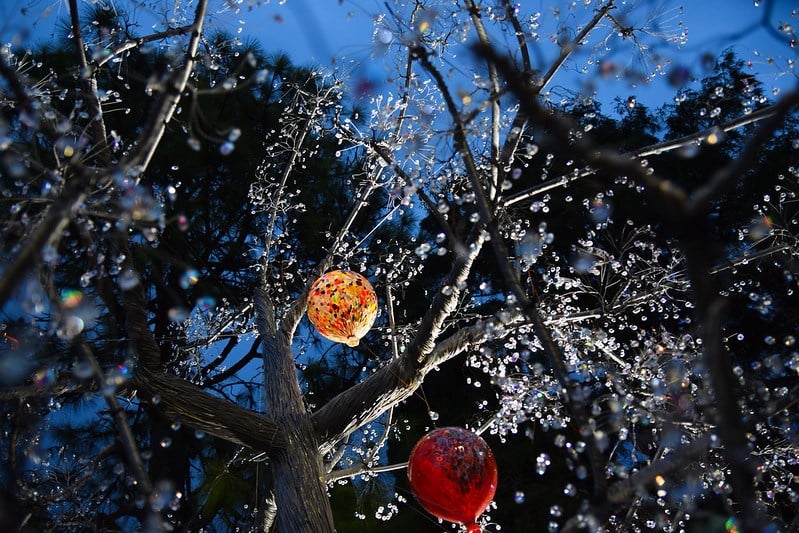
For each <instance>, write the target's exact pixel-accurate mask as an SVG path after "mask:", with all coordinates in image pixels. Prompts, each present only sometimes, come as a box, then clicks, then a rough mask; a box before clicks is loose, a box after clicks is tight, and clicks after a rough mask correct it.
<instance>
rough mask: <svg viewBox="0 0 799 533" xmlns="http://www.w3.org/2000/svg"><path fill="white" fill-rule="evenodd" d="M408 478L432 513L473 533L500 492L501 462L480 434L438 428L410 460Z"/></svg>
mask: <svg viewBox="0 0 799 533" xmlns="http://www.w3.org/2000/svg"><path fill="white" fill-rule="evenodd" d="M408 479H409V480H410V482H411V490H412V491H413V495H414V496H415V497H416V499H417V500H418V501H419V503H420V504H421V505H422V507H424V508H425V509H427V511H429V512H430V513H431V514H433V515H435V516H437V517H439V518H442V519H444V520H448V521H450V522H460V523H461V524H464V525H465V526H466V530H467V531H468V532H469V533H477V532H480V531H482V528H481V527H480V526H479V525H478V524H477V517H478V516H480V514H481V513H482V512H483V511H484V510H485V508H486V507H488V504H489V503H491V500H492V499H493V498H494V493H495V492H496V490H497V463H496V461H495V460H494V454H493V453H492V452H491V448H489V447H488V444H486V441H484V440H483V439H482V438H481V437H480V436H479V435H477V434H476V433H473V432H471V431H468V430H466V429H463V428H457V427H447V428H440V429H435V430H433V431H431V432H430V433H428V434H427V435H425V436H424V437H422V438H421V439H420V440H419V442H417V443H416V446H414V447H413V451H411V457H410V459H409V460H408Z"/></svg>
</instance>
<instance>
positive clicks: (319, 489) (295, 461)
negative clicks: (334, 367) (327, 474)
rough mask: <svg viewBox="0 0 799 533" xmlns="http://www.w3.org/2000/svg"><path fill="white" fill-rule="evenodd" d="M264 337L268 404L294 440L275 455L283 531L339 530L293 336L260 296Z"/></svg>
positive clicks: (273, 462) (279, 519)
mask: <svg viewBox="0 0 799 533" xmlns="http://www.w3.org/2000/svg"><path fill="white" fill-rule="evenodd" d="M255 301H256V309H257V313H258V330H259V333H260V334H261V336H262V338H263V342H262V344H261V346H262V349H263V351H264V352H263V353H264V400H265V403H266V406H265V407H266V410H267V412H268V413H269V414H270V416H271V417H272V418H273V419H274V420H276V421H277V422H278V424H279V425H280V427H281V428H282V429H283V434H284V435H285V436H286V440H288V446H286V447H285V448H282V449H280V450H276V451H275V453H273V454H272V455H271V456H270V464H271V466H272V474H273V477H274V487H275V488H274V495H275V501H276V503H277V519H276V520H275V523H276V524H277V530H278V532H280V533H295V532H296V533H300V532H304V533H325V532H333V531H335V528H334V526H333V513H332V511H331V509H330V501H329V499H328V497H327V490H326V488H325V482H324V470H323V468H322V457H321V456H320V454H319V443H318V441H317V438H316V435H315V433H314V431H313V426H312V424H311V417H310V413H309V412H308V410H307V409H306V407H305V404H304V402H303V398H302V391H301V390H300V383H299V380H298V379H297V369H296V367H295V365H294V356H293V354H292V352H291V340H290V336H289V335H288V334H287V333H286V332H284V331H278V330H277V328H276V326H275V323H274V314H273V311H272V308H271V305H270V304H269V302H268V300H267V296H266V295H265V294H264V293H263V292H261V291H258V292H257V293H256V297H255Z"/></svg>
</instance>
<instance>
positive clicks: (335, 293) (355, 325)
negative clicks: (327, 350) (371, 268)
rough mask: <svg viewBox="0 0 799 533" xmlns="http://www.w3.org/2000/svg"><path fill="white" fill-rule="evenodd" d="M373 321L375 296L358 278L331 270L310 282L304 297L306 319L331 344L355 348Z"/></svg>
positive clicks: (355, 273) (367, 283) (366, 282)
mask: <svg viewBox="0 0 799 533" xmlns="http://www.w3.org/2000/svg"><path fill="white" fill-rule="evenodd" d="M376 317H377V295H376V294H375V291H374V289H373V288H372V285H371V284H370V283H369V280H367V279H366V278H365V277H363V276H362V275H360V274H358V273H357V272H352V271H350V270H331V271H330V272H328V273H326V274H324V275H323V276H321V277H320V278H319V279H317V280H316V281H314V282H313V285H311V290H310V292H309V293H308V319H309V320H310V321H311V324H313V326H314V328H316V331H318V332H319V333H320V334H321V335H322V336H323V337H325V338H327V339H330V340H331V341H333V342H343V343H345V344H347V345H348V346H357V345H358V343H359V342H360V340H361V338H363V336H364V335H366V333H367V332H368V331H369V329H370V328H371V327H372V324H374V321H375V318H376Z"/></svg>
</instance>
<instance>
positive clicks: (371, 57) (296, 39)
mask: <svg viewBox="0 0 799 533" xmlns="http://www.w3.org/2000/svg"><path fill="white" fill-rule="evenodd" d="M106 1H107V2H111V0H106ZM159 1H161V2H163V4H164V6H167V7H169V6H172V5H174V3H173V2H172V1H168V0H159ZM159 1H156V2H150V5H160V4H159ZM756 2H759V3H760V4H761V5H760V6H759V7H756V6H755V3H756ZM115 3H116V4H117V5H119V6H124V5H126V2H125V1H124V0H116V2H115ZM630 3H631V0H617V1H616V5H617V6H620V7H619V9H616V10H614V11H613V12H614V13H615V14H617V15H618V14H622V13H623V12H624V11H625V10H626V7H625V4H630ZM639 3H641V5H642V6H643V8H642V9H641V8H638V9H640V11H638V13H640V14H639V15H638V16H637V17H636V16H635V15H633V16H632V17H631V20H632V21H635V22H640V23H642V22H644V21H646V20H647V19H648V18H649V17H650V16H655V15H657V18H656V20H657V21H658V22H660V23H663V24H665V25H666V26H667V27H669V28H670V30H672V31H678V30H679V28H678V27H677V25H676V23H677V21H678V20H679V21H682V22H684V25H685V27H687V28H688V44H687V46H686V47H685V48H684V49H683V50H682V51H680V52H678V53H671V52H669V51H667V50H665V49H664V50H663V52H664V53H666V54H668V55H671V56H672V57H674V58H675V59H678V60H679V61H680V62H681V63H682V64H684V65H685V66H687V67H689V68H690V70H691V71H692V72H693V73H694V74H695V75H696V76H698V77H701V76H702V75H703V74H704V73H703V71H702V68H701V65H700V63H701V59H700V58H701V56H702V55H703V54H710V55H712V56H717V55H718V54H719V53H720V52H721V51H722V50H723V49H724V48H726V47H728V46H733V47H734V49H735V50H736V52H737V53H738V54H739V56H740V57H741V58H742V59H744V60H745V61H752V63H753V71H754V72H756V73H757V74H758V75H759V77H760V78H761V79H762V81H764V83H765V86H766V88H767V90H770V89H771V88H772V87H779V88H781V89H783V90H784V89H785V88H786V87H789V86H791V85H796V83H797V80H796V78H795V74H793V75H792V74H786V73H785V72H786V71H790V70H791V68H790V67H789V66H788V62H789V60H791V59H792V60H793V61H796V60H797V59H799V56H797V54H798V53H799V47H797V48H794V49H791V48H789V47H788V46H787V45H786V44H785V42H784V41H782V42H781V41H780V40H779V39H778V38H777V37H775V35H774V34H773V33H769V32H767V31H766V30H765V29H764V28H763V27H762V26H757V22H758V21H759V20H760V19H761V18H762V17H763V14H764V12H765V10H766V5H767V4H768V3H770V4H772V10H771V12H772V16H771V20H770V23H771V25H772V26H773V27H775V28H776V27H778V26H779V25H780V24H784V23H788V24H791V25H792V26H793V27H794V28H797V29H799V19H798V18H797V15H796V14H794V15H793V16H792V13H791V11H792V10H797V9H799V2H797V1H796V0H685V1H684V2H683V3H682V4H680V3H679V2H677V1H672V0H649V1H644V2H639ZM182 4H183V5H185V6H186V9H191V7H190V4H189V3H188V2H182ZM389 4H393V2H389ZM519 4H520V5H521V6H522V11H523V12H524V13H528V12H535V11H540V12H541V13H542V21H544V24H542V30H541V33H542V35H543V34H546V33H547V31H549V32H550V33H552V32H553V31H552V30H551V29H549V30H548V29H547V28H546V26H545V23H546V20H547V18H548V17H549V18H550V19H551V12H552V6H554V5H566V4H567V2H566V1H565V0H555V1H553V0H522V1H520V2H519ZM81 5H82V6H83V8H84V9H86V8H87V7H88V6H89V5H90V2H86V1H84V2H81ZM241 5H242V6H243V8H242V9H241V11H240V12H239V13H238V14H234V13H232V12H230V11H229V10H226V9H224V2H222V1H221V0H212V9H211V12H212V13H213V12H216V13H217V14H216V15H214V16H213V21H212V24H213V25H214V26H216V27H218V28H222V29H225V30H227V31H230V32H233V33H237V32H239V35H242V36H246V37H250V38H255V39H257V40H259V41H260V42H261V43H262V45H263V48H264V49H265V50H266V51H269V52H272V51H277V50H283V51H286V52H287V53H288V54H289V55H290V56H291V58H292V59H293V60H294V61H295V62H296V63H300V64H318V65H322V66H328V67H331V68H343V69H345V70H347V71H349V72H352V73H353V76H354V79H355V81H354V82H353V83H357V80H358V79H359V78H360V79H363V78H364V77H366V78H368V79H369V80H370V82H371V83H372V84H376V85H378V86H379V84H380V83H381V82H382V81H383V80H384V79H385V78H386V77H387V75H388V74H389V70H388V69H390V65H391V62H390V61H386V60H383V59H382V58H381V57H379V56H377V55H375V54H374V52H375V45H374V43H373V30H374V28H373V20H374V16H375V15H376V14H377V13H380V12H383V11H385V7H384V2H382V1H378V0H287V1H285V2H281V1H278V0H272V1H271V2H266V3H263V2H256V1H254V0H245V1H244V3H243V4H241ZM446 5H450V2H449V1H447V2H446ZM680 5H682V8H683V12H682V14H680V13H679V11H678V9H677V8H678V6H680ZM25 6H28V7H27V12H26V14H23V13H22V11H23V8H25ZM220 6H222V7H221V8H220ZM248 6H249V7H248ZM142 13H143V12H142ZM578 13H580V11H579V8H578ZM582 13H583V15H585V16H584V17H579V16H578V18H576V19H575V21H576V22H577V23H584V22H586V21H587V20H588V18H589V17H590V11H585V10H584V11H583V12H582ZM634 13H635V12H634ZM67 14H68V10H67V4H66V1H65V0H3V2H0V21H2V22H0V41H2V42H8V41H9V40H10V39H11V38H12V37H11V36H13V35H15V34H16V35H21V36H22V41H23V42H26V41H29V40H30V39H31V36H32V38H33V39H34V40H41V39H49V38H51V37H52V28H53V25H54V23H55V21H56V20H58V19H63V18H65V17H66V16H67ZM34 24H35V28H34V30H33V33H24V31H23V32H21V31H20V30H22V29H24V28H26V27H28V28H30V27H31V26H32V25H34ZM144 31H146V29H145V28H144V25H143V27H142V32H144ZM601 33H602V31H601V30H598V31H597V32H596V33H595V34H594V35H599V34H601ZM604 33H605V34H607V33H608V30H607V28H606V29H604ZM629 50H630V48H629V47H627V49H626V50H623V51H622V52H621V54H622V55H623V54H624V53H629ZM540 51H541V53H542V54H543V56H544V57H545V58H551V57H554V56H555V54H557V48H556V47H554V45H550V44H549V43H546V42H544V43H543V44H542V45H541V46H540ZM619 57H620V55H619V54H617V55H616V56H615V58H619ZM584 58H585V56H583V57H582V59H584ZM577 59H578V60H579V59H581V58H580V56H578V57H577ZM617 60H618V59H617ZM621 61H623V59H622V60H621ZM572 68H573V69H574V68H576V67H572ZM793 72H794V73H795V72H796V70H795V67H794V69H793ZM560 76H561V77H560V80H559V81H560V83H561V85H563V86H565V87H570V88H572V87H574V86H576V85H577V84H578V83H580V82H582V80H585V79H587V78H588V77H587V76H579V77H578V76H576V73H573V74H571V76H572V77H571V78H570V77H569V76H570V74H569V71H568V69H567V70H566V71H565V72H564V73H562V74H560ZM591 77H592V78H594V79H596V76H591ZM594 89H596V90H597V92H598V97H599V100H600V101H602V102H609V101H611V100H612V99H613V97H614V96H621V97H623V98H626V97H627V96H629V95H632V94H635V95H636V97H637V99H638V101H639V102H643V103H646V104H647V105H650V106H653V107H654V106H656V105H657V104H659V103H662V102H664V101H666V100H669V99H671V97H672V96H673V93H674V90H673V88H670V87H669V86H668V84H667V83H665V81H663V80H661V82H656V83H652V84H648V85H645V86H631V84H630V83H629V82H628V81H626V80H614V79H609V80H600V82H599V83H597V85H596V86H595V87H594Z"/></svg>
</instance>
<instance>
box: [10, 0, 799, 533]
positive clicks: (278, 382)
mask: <svg viewBox="0 0 799 533" xmlns="http://www.w3.org/2000/svg"><path fill="white" fill-rule="evenodd" d="M69 7H70V10H69V11H70V20H69V22H68V24H67V26H68V30H67V32H65V33H67V34H68V35H69V39H70V44H71V47H72V48H71V49H69V48H67V49H65V48H63V47H59V46H58V44H56V45H55V46H54V47H51V48H49V49H43V50H37V51H25V50H21V49H19V48H18V47H15V46H7V47H5V48H4V49H3V51H2V57H0V59H2V61H0V79H1V80H2V82H0V90H2V99H0V109H2V122H0V135H1V136H0V150H2V156H1V157H0V172H1V173H2V175H3V178H4V179H3V187H4V189H3V194H4V198H5V201H3V202H2V203H1V204H0V205H2V209H3V220H4V225H3V229H2V232H3V240H2V254H3V255H2V256H3V260H4V268H3V271H2V278H1V279H0V302H2V305H3V306H4V307H3V310H4V313H5V317H4V320H5V326H6V329H5V330H4V341H5V345H4V348H5V349H4V351H3V352H2V353H0V355H2V358H0V365H2V368H3V376H2V378H1V379H2V386H3V388H2V390H0V399H2V400H3V409H4V414H5V417H4V419H3V429H4V433H3V438H2V442H3V447H2V449H3V450H4V451H3V453H4V454H5V459H6V461H5V462H6V467H5V469H4V471H3V474H2V476H0V479H2V483H3V491H4V492H3V500H2V506H0V512H2V515H1V517H2V518H3V520H5V523H6V524H7V525H8V528H17V529H20V528H25V527H30V528H34V529H36V528H38V529H53V528H55V527H63V528H75V529H97V530H116V529H122V530H134V529H142V528H144V529H152V530H160V529H164V528H184V529H202V528H206V529H214V528H215V529H220V530H231V529H235V528H253V529H263V530H270V529H272V528H275V529H276V530H278V531H311V532H320V531H332V530H333V529H334V527H335V525H336V524H337V525H338V528H339V529H340V530H342V529H345V528H347V529H353V528H356V527H360V526H354V525H351V523H350V522H349V520H351V519H352V517H347V516H345V514H346V513H348V512H349V511H342V509H346V508H347V506H348V505H349V503H348V502H347V500H348V499H351V498H353V497H356V498H357V499H358V502H359V503H358V505H359V508H358V511H357V512H358V514H365V511H366V510H369V514H370V515H374V516H375V517H376V518H377V519H379V520H387V519H390V518H392V517H393V516H394V515H395V514H397V511H399V517H398V518H394V520H399V521H403V522H404V521H406V520H408V519H409V518H408V513H407V512H405V510H404V509H403V508H405V507H406V506H410V505H414V504H413V503H412V502H409V500H411V499H412V498H411V497H410V495H408V493H407V492H406V491H407V488H405V487H407V485H406V480H405V479H404V478H403V477H402V475H401V474H397V475H396V476H393V477H392V475H391V474H390V472H391V471H392V470H397V469H400V468H403V467H404V460H405V458H407V455H408V452H409V451H410V448H411V447H412V445H413V443H414V442H415V441H416V440H417V439H418V438H419V437H421V436H422V435H423V433H424V432H425V431H426V429H428V428H429V427H432V426H436V425H467V426H469V427H470V428H472V429H473V430H475V431H477V432H480V433H483V434H485V435H486V436H487V438H488V439H489V441H490V442H491V444H492V445H493V447H494V449H495V451H496V454H497V457H498V458H499V459H500V476H501V477H500V488H499V492H498V495H497V498H496V507H495V508H491V509H490V510H489V511H488V514H487V515H486V517H485V518H484V520H485V521H486V522H492V521H493V520H496V521H497V523H498V524H500V525H505V524H507V525H506V528H508V527H515V528H517V529H518V528H521V527H525V525H522V524H521V523H519V522H514V518H513V515H514V514H516V515H523V516H525V517H530V518H529V519H530V520H541V521H543V520H547V521H549V522H551V524H548V525H547V526H544V525H542V526H541V527H542V528H543V527H550V528H551V529H557V528H562V529H563V530H567V531H576V530H581V529H590V530H594V529H598V528H602V527H605V528H617V527H618V528H622V529H638V528H643V527H646V528H649V529H663V530H674V529H689V528H691V527H697V528H705V529H708V528H714V527H718V522H719V521H721V523H723V522H724V521H728V529H729V528H736V529H740V530H742V531H755V530H759V529H760V528H761V527H762V526H763V525H764V524H771V525H772V526H773V527H776V528H781V527H784V526H787V525H789V524H793V525H795V523H796V520H797V514H796V511H795V507H796V506H795V503H796V498H797V494H796V492H795V491H794V490H793V488H791V487H790V483H791V479H792V476H793V475H794V474H795V472H796V455H797V453H796V445H797V441H796V430H795V428H796V423H797V416H796V411H795V408H794V406H795V403H796V399H797V395H798V394H799V390H797V387H796V385H795V377H794V376H795V373H796V371H797V367H799V363H797V355H796V352H795V347H794V344H795V338H794V335H795V331H796V320H797V316H796V313H795V312H794V311H793V309H796V302H795V301H794V298H795V295H794V292H795V288H794V284H795V280H794V273H793V271H794V269H795V265H794V257H795V255H796V253H797V251H799V249H798V248H797V241H796V237H795V236H796V223H797V222H796V213H795V211H794V207H793V205H794V203H795V194H796V193H795V184H794V181H795V180H794V179H793V178H795V177H796V175H797V174H796V173H797V171H796V163H795V160H796V153H797V152H796V141H795V137H796V116H795V108H796V105H797V103H799V92H796V91H792V92H787V93H786V94H784V95H782V96H780V97H779V98H778V99H777V100H776V101H774V102H770V101H768V99H766V98H765V96H764V94H763V91H762V89H761V86H760V82H758V81H757V80H756V79H755V78H754V77H753V76H750V75H748V74H747V73H746V72H745V65H744V64H743V63H741V62H740V61H738V59H737V58H736V57H735V56H734V55H733V54H731V53H726V52H725V53H724V54H723V55H722V57H721V58H720V61H719V62H718V63H717V64H716V65H715V67H714V69H713V70H712V71H710V72H708V73H707V77H706V78H705V80H704V81H703V82H702V84H701V86H700V87H698V88H692V87H685V88H684V89H683V90H682V92H681V93H679V95H678V99H677V101H678V102H680V103H679V105H671V106H665V107H664V108H662V110H661V113H659V115H660V117H665V118H664V119H663V120H661V119H660V118H659V117H658V116H657V115H655V114H653V113H651V112H650V111H649V110H648V109H646V108H645V107H644V106H643V105H641V104H640V103H638V102H637V101H636V99H635V98H634V97H631V98H629V99H627V100H623V99H622V100H621V101H620V102H619V103H620V104H621V105H619V106H618V111H619V115H620V116H618V118H614V117H613V116H610V115H604V114H603V113H602V111H601V105H600V103H599V102H597V101H596V100H595V99H594V98H593V97H592V96H591V94H590V92H589V93H586V92H585V90H584V89H585V87H576V90H577V92H568V93H567V92H561V91H560V90H559V89H558V88H553V87H554V86H555V84H554V80H555V79H556V77H557V76H558V75H559V73H561V71H563V70H564V69H563V68H562V67H563V66H564V65H567V64H577V65H580V64H585V65H597V69H598V71H597V75H608V74H611V75H614V76H619V77H622V78H627V79H629V80H630V82H631V83H634V84H638V83H641V81H642V80H645V79H647V78H650V77H651V76H653V75H654V74H653V73H656V72H663V71H664V69H666V68H670V69H672V70H671V71H669V76H668V77H669V79H670V80H672V81H673V83H674V84H675V85H678V83H677V82H678V81H679V82H680V83H679V84H681V83H682V80H683V78H684V77H685V76H683V74H684V71H685V67H683V66H681V65H679V64H677V63H676V62H675V63H673V64H672V65H671V66H670V67H668V66H667V65H666V63H664V60H663V56H662V55H661V54H660V53H658V54H657V55H655V53H653V52H651V51H652V50H660V49H662V48H663V46H664V40H665V41H669V40H671V41H677V43H676V44H679V42H681V41H682V37H683V35H682V34H681V33H680V32H679V27H678V32H677V33H676V34H674V35H670V34H669V33H668V32H667V31H666V30H665V29H664V27H663V26H662V25H661V24H660V23H659V22H657V21H652V20H646V22H644V23H638V22H637V21H636V18H637V17H638V16H639V14H640V13H642V12H646V11H647V10H648V9H649V8H650V6H649V5H648V4H647V3H643V4H642V5H640V6H638V7H637V8H628V7H626V6H616V5H615V3H614V2H613V1H612V0H611V1H607V2H595V3H592V2H587V3H585V5H580V6H577V5H569V6H567V7H564V8H563V9H557V10H553V11H552V13H550V14H548V15H546V16H545V17H544V19H547V18H549V17H551V18H552V20H550V21H549V22H547V23H552V24H553V31H552V40H553V42H554V43H555V44H556V46H557V53H556V55H555V57H554V59H552V60H551V61H547V60H546V59H545V58H544V55H543V54H541V57H535V56H534V52H535V51H540V50H541V49H542V48H543V46H544V45H543V41H545V40H546V38H547V36H546V35H545V34H544V33H542V31H541V23H542V20H541V15H535V14H530V15H527V14H524V13H522V12H521V11H520V10H519V9H517V8H516V7H515V6H514V5H512V4H511V3H510V2H506V1H500V2H493V3H476V2H473V1H472V0H466V1H464V2H463V3H462V5H461V4H458V5H453V4H450V3H440V2H429V3H428V2H415V3H412V5H405V4H404V3H402V2H396V3H395V5H392V6H390V7H389V8H388V9H387V13H386V14H384V16H382V17H378V18H377V19H376V20H377V21H378V22H377V24H378V26H377V29H376V31H377V33H376V36H377V41H379V42H380V43H381V46H382V49H381V50H380V52H382V53H385V54H387V58H391V59H393V60H395V61H396V64H399V65H400V67H399V70H398V73H397V75H396V76H394V77H393V80H394V83H396V84H397V85H396V87H393V86H387V87H384V88H381V92H380V93H378V94H372V95H371V97H370V98H369V99H368V100H367V101H360V102H358V101H356V100H355V99H354V98H351V97H350V95H349V94H348V93H347V90H346V84H345V83H344V82H343V81H342V80H341V79H340V78H337V77H336V76H326V75H324V74H322V73H321V72H318V71H316V70H314V69H302V68H296V67H294V66H292V65H291V64H290V61H288V59H287V58H286V57H285V56H276V57H273V58H269V57H268V56H266V55H265V54H263V53H262V52H261V51H260V47H258V46H257V45H255V44H254V43H246V42H240V41H239V40H238V39H236V38H232V37H230V36H228V35H225V34H223V33H213V30H209V29H208V27H207V24H208V20H209V16H208V12H209V6H208V2H207V0H198V1H197V3H196V5H194V6H193V11H191V12H189V11H186V12H184V11H182V8H181V7H180V6H176V9H177V11H176V12H174V13H166V15H167V16H165V17H164V18H163V20H168V21H170V22H169V23H168V24H167V25H165V26H162V27H159V28H158V31H157V32H156V33H153V34H151V35H141V34H138V33H137V28H138V25H137V24H136V21H134V20H133V19H132V18H131V16H129V15H127V14H125V13H124V12H122V11H112V12H109V11H107V10H103V9H98V10H95V11H94V12H92V13H90V14H89V16H88V18H84V19H83V20H82V19H81V16H83V14H82V13H81V12H80V11H79V10H80V9H81V8H80V7H79V6H78V3H77V2H76V1H74V0H72V1H71V2H70V6H69ZM130 7H131V8H130V9H129V10H128V12H129V13H134V12H135V11H136V8H137V7H141V6H138V4H136V3H134V2H132V3H131V6H130ZM622 7H624V9H622ZM772 10H773V8H768V9H766V10H765V16H764V19H763V24H764V25H770V24H771V18H770V17H771V12H772ZM775 31H777V30H775ZM779 31H781V32H782V33H783V34H786V35H788V36H789V38H790V37H791V36H792V34H791V32H792V30H791V28H790V26H781V27H780V30H779ZM464 43H466V44H464ZM665 44H675V43H674V42H672V43H668V42H666V43H665ZM615 54H621V55H624V54H631V55H632V57H635V58H636V59H635V60H634V61H633V62H631V63H630V64H629V65H626V64H625V65H617V64H616V62H615V61H617V60H614V59H613V58H614V57H615ZM464 57H466V58H470V59H457V60H456V58H464ZM647 69H651V70H652V72H650V71H649V70H647ZM590 72H591V71H590V69H589V74H590ZM578 83H579V82H578ZM719 90H720V91H719ZM357 96H363V95H357ZM711 105H712V106H715V107H709V106H711ZM716 108H718V112H716ZM708 109H709V111H708ZM703 110H704V112H703ZM661 131H664V132H665V136H664V139H663V140H662V141H660V140H659V138H658V134H659V133H660V132H661ZM674 154H677V155H676V156H675V155H674ZM332 268H349V269H352V270H356V271H359V272H361V273H363V274H364V275H366V276H367V277H368V278H369V279H370V280H371V281H372V283H373V284H374V286H375V287H376V289H377V292H378V295H379V302H380V308H381V314H380V316H379V318H378V321H377V323H376V324H375V327H374V328H373V329H372V330H371V332H370V333H369V334H368V335H367V336H366V337H365V338H364V339H363V340H362V342H361V344H360V345H359V346H357V347H349V346H345V345H339V344H331V343H330V342H329V341H327V340H324V339H322V338H321V337H320V336H319V335H318V334H317V333H316V332H315V331H314V330H313V328H312V327H311V326H310V325H309V324H308V322H307V321H306V320H304V318H303V315H304V313H305V310H306V308H307V305H308V291H309V289H310V286H311V284H312V283H313V281H314V280H315V279H317V278H318V277H319V276H320V275H321V274H323V273H324V272H326V271H328V270H330V269H332ZM259 358H260V359H259ZM436 371H439V372H436ZM98 400H101V401H102V402H103V404H104V407H103V405H101V404H100V403H99V402H98ZM70 406H72V407H74V409H72V410H70ZM522 465H526V468H527V473H520V467H521V466H522ZM347 480H353V481H352V483H351V484H344V485H342V483H343V482H346V481H347ZM542 483H545V484H546V486H547V487H551V486H556V488H557V490H556V491H551V490H550V491H549V494H546V492H547V491H541V490H540V488H541V485H542ZM536 491H537V492H536ZM525 497H526V498H528V500H527V503H525ZM331 499H332V501H334V502H335V505H331ZM530 499H536V500H538V501H539V502H547V505H545V506H544V505H536V504H535V503H536V502H534V503H533V505H529V502H530ZM11 509H15V510H17V511H12V510H11ZM518 509H524V512H523V513H518V512H516V511H517V510H518ZM334 515H335V524H334ZM489 515H490V517H489ZM525 519H527V518H525ZM527 524H529V522H527ZM492 527H493V525H491V524H488V525H487V526H486V528H487V529H489V530H491V529H492ZM437 529H440V526H437Z"/></svg>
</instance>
